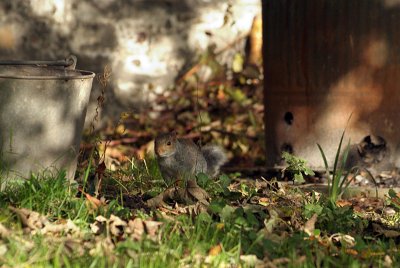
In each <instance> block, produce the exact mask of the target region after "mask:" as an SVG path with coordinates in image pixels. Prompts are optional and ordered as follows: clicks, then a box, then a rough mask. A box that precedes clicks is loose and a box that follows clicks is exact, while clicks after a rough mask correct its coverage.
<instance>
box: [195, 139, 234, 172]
mask: <svg viewBox="0 0 400 268" xmlns="http://www.w3.org/2000/svg"><path fill="white" fill-rule="evenodd" d="M201 152H202V153H203V156H204V158H205V159H206V162H207V174H208V175H210V176H211V177H215V176H217V175H218V173H219V168H220V167H221V166H222V165H223V164H225V163H226V161H227V160H228V159H227V157H226V154H225V152H224V150H223V149H222V148H221V147H219V146H216V145H206V146H204V147H202V148H201Z"/></svg>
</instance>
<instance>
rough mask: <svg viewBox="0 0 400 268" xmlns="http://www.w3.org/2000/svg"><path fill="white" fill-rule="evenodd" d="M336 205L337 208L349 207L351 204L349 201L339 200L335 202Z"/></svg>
mask: <svg viewBox="0 0 400 268" xmlns="http://www.w3.org/2000/svg"><path fill="white" fill-rule="evenodd" d="M336 205H337V206H338V207H350V206H352V205H353V204H352V203H351V202H350V201H348V200H346V199H339V200H337V201H336Z"/></svg>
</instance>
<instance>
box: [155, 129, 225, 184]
mask: <svg viewBox="0 0 400 268" xmlns="http://www.w3.org/2000/svg"><path fill="white" fill-rule="evenodd" d="M154 151H155V154H156V156H157V163H158V166H159V168H160V171H161V175H162V176H163V178H164V180H165V182H166V183H167V184H168V185H170V184H171V183H172V182H173V181H174V180H177V179H184V180H187V179H192V178H193V177H194V176H196V175H197V174H198V173H201V172H202V173H206V174H207V175H209V176H210V177H215V176H216V175H218V173H219V169H220V167H221V166H222V165H223V164H225V162H226V161H227V157H226V154H225V152H224V151H223V149H222V148H221V147H219V146H216V145H206V146H203V147H202V148H199V147H198V146H197V145H196V144H195V143H194V142H193V141H191V140H189V139H180V138H177V136H176V133H175V132H171V133H165V134H161V135H159V136H157V138H156V139H155V142H154Z"/></svg>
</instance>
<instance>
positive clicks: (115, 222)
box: [108, 214, 128, 237]
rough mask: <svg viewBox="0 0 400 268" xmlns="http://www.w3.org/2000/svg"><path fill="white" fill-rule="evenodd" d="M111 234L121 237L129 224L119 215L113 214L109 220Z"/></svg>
mask: <svg viewBox="0 0 400 268" xmlns="http://www.w3.org/2000/svg"><path fill="white" fill-rule="evenodd" d="M108 224H109V231H110V234H111V235H113V236H116V237H120V236H122V235H123V234H124V231H125V227H126V226H127V225H128V224H127V223H126V221H123V220H121V218H119V217H118V216H115V215H113V214H112V215H111V216H110V219H109V221H108Z"/></svg>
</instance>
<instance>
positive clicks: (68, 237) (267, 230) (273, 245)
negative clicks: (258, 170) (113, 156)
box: [0, 162, 400, 267]
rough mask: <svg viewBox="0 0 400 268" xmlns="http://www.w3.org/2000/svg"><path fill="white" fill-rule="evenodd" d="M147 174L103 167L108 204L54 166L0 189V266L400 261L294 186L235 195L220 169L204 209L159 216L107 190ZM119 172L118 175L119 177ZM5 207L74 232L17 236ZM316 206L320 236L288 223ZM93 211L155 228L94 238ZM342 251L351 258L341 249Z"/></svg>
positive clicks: (349, 213) (346, 213) (151, 181)
mask: <svg viewBox="0 0 400 268" xmlns="http://www.w3.org/2000/svg"><path fill="white" fill-rule="evenodd" d="M154 172H156V169H155V168H154V163H153V162H147V163H146V165H145V164H144V163H141V164H140V163H139V162H135V163H133V164H132V165H131V166H130V167H128V168H127V169H126V170H120V171H118V172H114V173H108V174H107V178H105V179H104V181H103V183H104V188H103V189H106V190H112V191H114V196H115V198H114V199H113V198H111V197H112V196H113V195H112V194H110V193H109V197H108V200H109V203H108V204H107V205H106V206H104V207H99V208H96V209H94V208H93V207H91V205H90V202H88V200H87V198H86V197H85V195H79V194H78V192H79V191H78V187H77V184H70V183H69V182H68V181H67V180H66V179H65V174H64V173H62V172H61V173H59V174H57V175H56V176H54V177H51V176H50V177H41V176H33V177H32V178H31V179H30V180H27V181H26V182H25V183H23V184H22V185H8V186H7V187H6V188H5V190H4V191H3V192H1V193H0V224H1V225H2V226H4V227H5V228H6V229H7V230H8V234H2V233H1V229H0V266H4V267H14V266H20V267H230V266H233V267H238V266H241V267H253V266H254V263H253V262H252V261H249V260H253V261H254V260H255V258H257V259H258V261H259V262H263V261H264V262H265V263H269V264H274V265H275V266H276V267H369V266H374V267H375V266H376V267H379V266H381V267H382V266H383V264H384V262H385V256H386V255H388V256H390V258H391V261H392V265H393V266H396V265H399V264H400V256H399V253H398V246H397V244H396V243H397V242H398V241H397V240H396V238H393V239H388V238H384V237H382V236H379V237H377V236H376V234H373V233H371V232H370V231H369V230H368V228H369V227H368V226H369V222H368V220H366V219H363V218H361V217H360V216H359V215H357V214H355V213H354V212H353V210H352V209H351V208H343V209H338V208H330V207H329V206H328V205H325V204H324V203H319V202H318V201H316V200H314V201H311V202H310V201H308V202H306V201H305V200H306V197H304V196H300V197H299V194H298V191H293V192H290V190H286V192H284V193H282V192H279V191H277V192H276V191H272V190H269V191H266V192H265V189H264V190H263V189H259V188H254V187H253V186H251V185H244V184H243V183H242V184H240V186H239V188H238V192H230V191H229V190H228V184H229V183H230V182H231V181H230V179H229V176H227V175H223V176H221V177H220V178H219V179H218V180H211V181H208V179H207V178H202V179H201V180H202V183H203V184H204V187H205V188H206V189H210V192H211V193H212V195H213V200H212V201H211V204H210V207H209V209H208V210H207V211H203V212H201V213H199V214H196V215H195V214H188V213H183V214H180V215H176V216H174V215H172V217H171V215H170V216H169V217H163V216H162V213H161V212H160V211H159V210H156V209H153V210H151V211H146V210H140V209H133V210H131V209H128V208H127V207H124V206H123V202H122V199H121V198H120V195H118V194H115V193H119V192H118V190H120V191H121V195H127V194H128V195H129V194H132V193H134V192H135V193H138V194H140V193H145V192H147V191H151V190H153V191H154V192H157V191H159V189H161V188H162V184H163V182H162V181H161V178H160V177H157V176H158V175H157V174H154ZM121 176H126V177H125V181H122V180H121V179H122V178H121ZM152 187H154V189H156V190H154V189H151V188H152ZM211 189H214V191H211ZM232 191H233V190H232ZM263 191H264V192H263ZM258 197H264V198H269V200H270V202H271V204H270V205H267V206H265V205H256V203H254V204H250V203H251V199H252V198H258ZM297 199H298V200H297ZM296 200H297V201H296ZM273 202H275V203H274V204H273ZM11 207H13V208H27V209H30V210H33V211H37V212H39V213H41V214H42V215H44V216H46V218H47V219H48V220H49V221H50V222H52V223H54V224H56V223H59V222H63V221H66V220H67V219H71V220H72V221H73V222H74V223H75V225H76V226H77V227H78V228H79V232H78V233H69V232H66V231H65V232H59V233H56V234H42V233H41V232H40V230H41V229H40V228H39V229H38V230H37V231H35V232H26V231H24V230H23V228H22V226H23V224H22V223H21V220H20V219H19V217H18V216H17V215H16V214H15V213H14V212H13V209H12V208H11ZM316 212H318V215H319V217H318V220H317V222H316V226H315V228H318V229H319V230H320V235H319V236H316V237H310V236H308V235H307V234H306V233H304V232H303V231H302V230H301V228H299V227H298V226H297V225H299V224H300V225H304V223H305V222H306V220H307V219H309V218H310V217H311V215H312V214H313V213H316ZM99 215H102V216H104V217H105V218H106V219H109V218H110V216H111V215H117V216H119V217H120V218H121V219H122V220H125V221H128V220H131V219H134V218H141V219H143V220H153V221H157V222H162V225H161V226H160V228H159V229H158V230H157V232H156V235H154V236H153V235H150V234H147V235H143V236H142V237H141V238H140V239H133V238H132V237H131V236H129V235H128V234H127V231H126V229H123V228H121V230H122V234H121V235H114V234H112V233H111V232H109V230H110V229H111V227H108V228H109V229H106V230H108V231H103V232H102V233H100V234H97V235H95V234H94V233H93V232H92V231H91V224H92V223H94V222H95V221H96V217H97V216H99ZM296 222H297V223H296ZM296 224H297V225H296ZM296 226H297V227H296ZM337 232H341V233H344V234H350V235H352V236H353V237H355V239H356V241H357V242H356V244H355V246H354V247H351V248H347V247H346V246H344V245H341V244H340V242H334V241H332V240H331V239H330V236H331V235H332V234H334V233H337ZM349 249H351V250H354V251H356V252H357V254H356V255H352V254H350V253H349V252H351V251H349ZM210 252H214V253H213V254H211V253H210Z"/></svg>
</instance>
